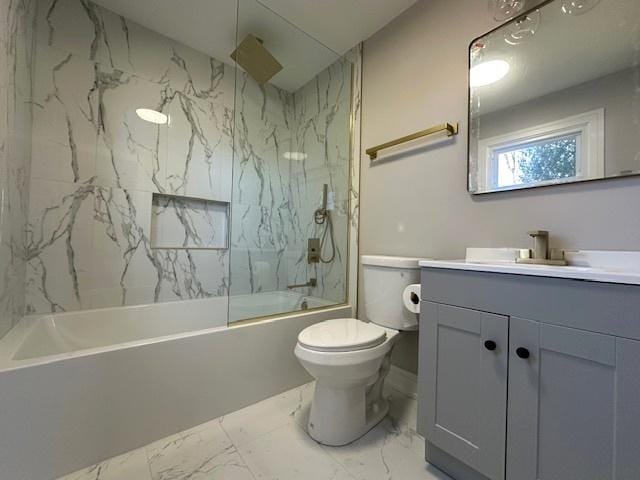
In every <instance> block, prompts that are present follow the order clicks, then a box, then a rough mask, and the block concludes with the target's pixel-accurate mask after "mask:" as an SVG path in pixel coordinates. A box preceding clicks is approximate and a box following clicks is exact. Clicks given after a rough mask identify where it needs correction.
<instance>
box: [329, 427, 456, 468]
mask: <svg viewBox="0 0 640 480" xmlns="http://www.w3.org/2000/svg"><path fill="white" fill-rule="evenodd" d="M387 421H388V420H383V422H382V423H380V424H379V425H377V426H376V427H375V428H374V429H373V430H371V431H370V432H369V433H367V434H366V435H365V436H364V437H362V438H360V439H358V440H356V441H355V442H354V443H352V444H350V445H345V446H342V447H327V446H324V447H323V448H324V450H325V451H327V452H328V453H329V454H330V455H331V456H332V457H333V458H335V459H336V460H337V461H339V462H340V464H342V465H343V466H344V467H345V468H346V469H347V470H348V471H349V473H351V474H352V475H353V476H354V477H355V478H356V479H359V480H378V479H380V480H391V479H402V480H405V479H421V480H451V478H450V477H449V476H447V475H445V474H444V473H442V472H441V471H440V470H438V469H436V468H435V467H433V466H431V465H429V464H427V463H426V462H425V460H424V459H423V457H421V456H420V455H417V454H416V453H415V452H413V451H411V450H410V449H408V448H406V447H405V446H404V445H403V444H402V443H401V442H400V441H398V438H397V437H396V435H395V434H393V433H390V428H389V426H388V425H387V424H386V422H387Z"/></svg>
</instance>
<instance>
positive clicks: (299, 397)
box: [274, 382, 316, 429]
mask: <svg viewBox="0 0 640 480" xmlns="http://www.w3.org/2000/svg"><path fill="white" fill-rule="evenodd" d="M315 385H316V384H315V382H309V383H306V384H304V385H302V386H300V387H298V388H294V389H292V390H289V391H287V392H284V393H281V394H280V395H277V396H276V397H274V401H275V404H276V406H277V407H278V408H279V409H280V410H281V411H282V412H283V413H285V414H286V415H287V416H289V417H290V418H292V419H293V420H294V421H295V422H296V423H297V424H298V425H299V426H300V427H301V428H303V429H306V428H307V423H308V421H309V412H310V410H311V399H312V398H313V393H314V389H315Z"/></svg>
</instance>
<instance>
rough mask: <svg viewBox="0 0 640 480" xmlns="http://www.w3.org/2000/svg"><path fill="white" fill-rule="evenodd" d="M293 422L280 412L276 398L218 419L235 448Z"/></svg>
mask: <svg viewBox="0 0 640 480" xmlns="http://www.w3.org/2000/svg"><path fill="white" fill-rule="evenodd" d="M292 422H293V418H292V417H291V416H289V415H287V414H286V413H284V412H283V411H282V409H281V408H280V406H279V405H278V403H277V397H276V398H268V399H266V400H263V401H262V402H258V403H256V404H254V405H250V406H248V407H246V408H243V409H241V410H238V411H236V412H233V413H230V414H228V415H225V416H224V417H222V418H220V425H222V428H223V429H224V430H225V432H227V435H229V438H231V440H232V441H233V444H234V445H236V446H239V445H244V444H246V443H248V442H251V441H253V440H255V439H257V438H259V437H260V436H262V435H264V434H266V433H269V432H272V431H273V430H275V429H277V428H280V427H282V426H284V425H288V424H290V423H292Z"/></svg>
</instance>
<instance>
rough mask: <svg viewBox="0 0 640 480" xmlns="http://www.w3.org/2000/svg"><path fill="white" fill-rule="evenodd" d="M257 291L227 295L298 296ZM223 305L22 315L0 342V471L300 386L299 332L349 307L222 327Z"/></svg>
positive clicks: (81, 456) (95, 454) (92, 456)
mask: <svg viewBox="0 0 640 480" xmlns="http://www.w3.org/2000/svg"><path fill="white" fill-rule="evenodd" d="M283 293H284V295H279V294H283ZM259 295H260V296H261V297H253V298H247V297H245V298H244V299H239V298H236V299H234V298H233V297H232V298H231V302H238V304H239V305H240V307H241V308H242V309H244V310H242V311H243V313H247V312H248V311H249V309H250V308H260V309H263V308H264V306H265V305H266V304H269V302H268V300H269V299H268V298H266V297H268V296H271V299H270V300H271V301H272V302H275V300H278V301H280V302H281V303H280V304H281V305H283V304H285V303H286V302H287V301H288V302H293V301H294V295H298V294H295V293H292V292H274V293H270V294H259ZM306 298H307V303H308V304H309V305H310V308H312V307H311V304H313V305H314V306H316V304H315V303H314V301H315V300H316V299H310V298H308V297H306ZM296 301H298V302H301V301H302V296H300V295H298V297H297V299H296ZM271 304H273V303H271ZM227 308H228V305H227V299H226V298H223V297H220V298H213V299H206V300H196V301H185V302H172V303H163V304H156V305H144V306H136V307H121V308H108V309H102V310H93V311H84V312H74V313H63V314H55V315H40V316H32V317H25V318H24V319H23V320H22V321H21V322H20V323H19V324H18V325H16V327H15V328H14V329H13V330H12V331H11V332H9V333H8V334H7V335H6V336H5V337H4V338H3V339H2V340H0V479H1V480H4V479H5V478H6V479H11V480H22V479H27V480H48V479H53V478H57V477H59V476H62V475H64V474H66V473H69V472H72V471H75V470H78V469H80V468H82V467H84V466H87V465H91V464H93V463H96V462H98V461H101V460H104V459H106V458H110V457H112V456H115V455H118V454H120V453H123V452H126V451H129V450H132V449H134V448H137V447H140V446H142V445H145V444H147V443H150V442H152V441H154V440H156V439H159V438H163V437H165V436H167V435H170V434H172V433H175V432H178V431H181V430H184V429H187V428H190V427H192V426H194V425H197V424H200V423H203V422H206V421H208V420H210V419H213V418H216V417H219V416H221V415H225V414H226V413H229V412H231V411H234V410H237V409H239V408H242V407H244V406H246V405H249V404H252V403H255V402H257V401H259V400H262V399H264V398H267V397H270V396H272V395H276V394H278V393H280V392H282V391H285V390H288V389H290V388H294V387H296V386H298V385H301V384H302V383H304V382H306V381H308V380H309V377H308V375H307V373H306V372H305V371H304V369H302V367H301V366H300V365H299V363H298V361H297V359H296V358H295V356H294V354H293V348H294V346H295V343H296V338H297V335H298V333H299V332H300V331H301V330H302V329H304V328H306V327H307V326H309V325H312V324H314V323H317V322H319V321H322V320H326V319H330V318H339V317H344V316H350V315H352V311H351V307H350V306H348V305H341V306H335V307H327V308H324V309H318V310H307V311H304V312H299V313H294V314H290V315H284V316H281V317H275V318H271V319H268V320H264V321H262V322H257V323H253V324H245V325H239V326H235V327H234V326H232V327H226V326H225V324H226V318H227ZM260 313H261V314H263V315H264V314H265V311H264V310H262V311H261V312H260ZM248 352H250V354H248Z"/></svg>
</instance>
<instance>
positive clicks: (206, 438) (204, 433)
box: [146, 420, 253, 480]
mask: <svg viewBox="0 0 640 480" xmlns="http://www.w3.org/2000/svg"><path fill="white" fill-rule="evenodd" d="M146 449H147V455H148V457H149V467H150V469H151V474H152V480H180V479H187V478H188V479H191V480H199V479H211V478H221V479H222V478H225V479H226V478H233V479H236V478H237V479H247V478H248V479H251V478H253V477H252V476H251V473H250V472H249V471H248V469H247V468H246V465H244V463H243V462H242V459H241V458H240V456H239V455H238V452H237V451H236V449H235V447H234V446H233V444H232V443H231V440H230V439H229V437H228V436H227V434H226V433H225V431H224V430H223V429H222V427H221V426H220V421H219V420H214V421H211V422H208V423H205V424H203V425H200V426H198V427H195V428H192V429H190V430H186V431H184V432H181V433H178V434H176V435H172V436H170V437H167V438H165V439H163V440H159V441H157V442H154V443H152V444H151V445H149V446H147V448H146ZM232 472H233V475H231V473H232Z"/></svg>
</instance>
